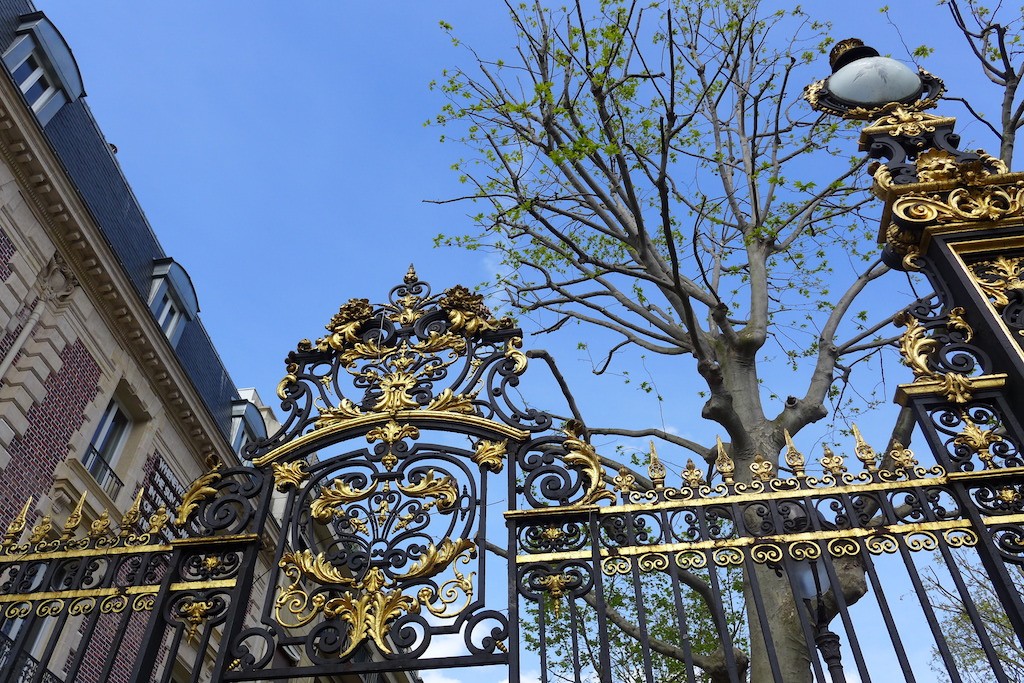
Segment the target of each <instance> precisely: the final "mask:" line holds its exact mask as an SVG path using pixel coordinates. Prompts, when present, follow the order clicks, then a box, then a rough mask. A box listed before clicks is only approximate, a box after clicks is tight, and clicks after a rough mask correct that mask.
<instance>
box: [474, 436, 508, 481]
mask: <svg viewBox="0 0 1024 683" xmlns="http://www.w3.org/2000/svg"><path fill="white" fill-rule="evenodd" d="M507 456H508V439H503V440H502V441H488V440H487V439H480V440H479V441H477V442H476V446H475V447H474V451H473V455H471V456H470V460H472V461H473V462H474V463H476V464H477V465H479V466H480V469H484V470H489V471H491V472H494V473H495V474H497V473H498V472H501V470H502V469H503V468H504V467H505V458H506V457H507Z"/></svg>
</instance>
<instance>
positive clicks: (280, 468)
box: [273, 460, 309, 491]
mask: <svg viewBox="0 0 1024 683" xmlns="http://www.w3.org/2000/svg"><path fill="white" fill-rule="evenodd" d="M273 472H274V488H276V489H277V490H278V491H284V490H285V489H287V488H288V487H289V486H292V487H294V488H299V486H300V485H301V484H302V482H304V481H306V479H308V478H309V468H308V467H307V466H306V461H305V460H294V461H292V462H287V463H278V462H275V463H274V464H273Z"/></svg>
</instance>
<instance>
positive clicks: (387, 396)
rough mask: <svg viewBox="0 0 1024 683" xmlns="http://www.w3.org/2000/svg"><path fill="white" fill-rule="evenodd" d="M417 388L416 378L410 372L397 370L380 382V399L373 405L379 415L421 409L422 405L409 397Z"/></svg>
mask: <svg viewBox="0 0 1024 683" xmlns="http://www.w3.org/2000/svg"><path fill="white" fill-rule="evenodd" d="M415 388H416V377H415V376H414V375H413V374H412V373H409V372H403V371H401V370H396V371H395V372H390V373H388V374H386V375H384V377H383V378H381V380H380V398H378V399H377V402H376V403H374V404H373V410H374V412H377V413H397V412H398V411H400V410H411V409H415V408H419V407H420V404H419V403H417V402H416V399H414V398H413V397H412V396H410V395H409V392H411V391H412V390H413V389H415Z"/></svg>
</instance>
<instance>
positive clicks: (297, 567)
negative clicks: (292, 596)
mask: <svg viewBox="0 0 1024 683" xmlns="http://www.w3.org/2000/svg"><path fill="white" fill-rule="evenodd" d="M279 564H280V566H281V568H282V569H283V570H284V573H285V575H286V576H289V577H291V578H293V579H301V576H303V575H304V576H308V577H311V578H313V579H315V580H316V581H317V582H318V583H321V584H328V583H333V584H341V585H343V586H351V585H354V584H355V583H356V582H355V579H353V578H352V577H351V576H346V575H345V574H342V573H341V571H339V570H338V568H337V567H335V566H334V565H333V564H331V563H330V562H329V561H328V560H327V558H326V557H325V556H324V554H323V553H317V554H316V555H314V554H313V551H312V550H309V549H306V550H303V551H300V552H291V551H288V552H285V553H284V554H282V555H281V562H280V563H279Z"/></svg>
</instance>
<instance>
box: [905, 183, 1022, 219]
mask: <svg viewBox="0 0 1024 683" xmlns="http://www.w3.org/2000/svg"><path fill="white" fill-rule="evenodd" d="M892 212H893V214H894V215H895V216H898V217H899V218H902V219H903V220H904V221H907V222H910V223H917V224H919V225H930V224H935V223H938V224H943V223H956V222H961V221H998V220H1005V219H1007V218H1016V217H1018V216H1021V215H1024V186H1021V184H1020V183H1015V184H1014V185H1013V186H1012V187H999V186H991V185H990V186H985V187H956V188H954V189H952V190H950V191H949V192H948V193H932V194H906V195H902V196H901V197H898V198H897V199H896V201H894V202H893V205H892Z"/></svg>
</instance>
